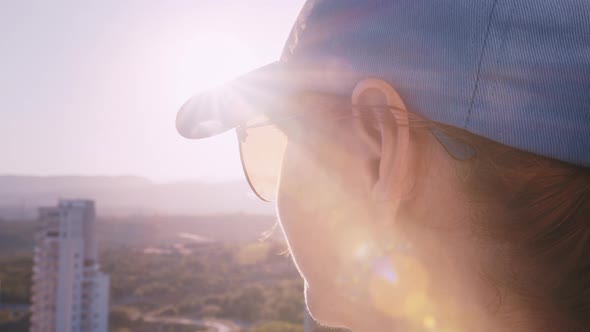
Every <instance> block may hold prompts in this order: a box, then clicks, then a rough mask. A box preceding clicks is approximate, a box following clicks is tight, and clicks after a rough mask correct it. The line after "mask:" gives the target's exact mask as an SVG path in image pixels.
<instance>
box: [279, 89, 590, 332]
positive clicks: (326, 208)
mask: <svg viewBox="0 0 590 332" xmlns="http://www.w3.org/2000/svg"><path fill="white" fill-rule="evenodd" d="M382 87H383V86H382V85H380V86H379V88H375V87H374V86H372V87H370V88H366V89H363V88H362V87H361V88H360V90H362V91H359V89H357V90H356V91H355V95H353V100H352V104H355V105H357V106H362V107H360V108H362V110H363V111H362V112H364V114H363V115H362V116H360V115H359V114H356V116H351V117H350V118H348V119H346V118H342V119H340V120H339V121H334V120H333V119H332V118H331V117H326V116H324V115H325V112H318V113H317V114H315V116H313V115H312V116H303V117H300V118H296V119H292V121H298V122H300V123H298V124H297V125H294V126H293V127H295V128H298V130H302V129H301V128H305V129H304V130H305V135H295V137H298V138H295V139H293V140H290V141H289V143H288V144H287V147H286V150H285V155H284V159H283V168H282V173H281V178H280V182H279V187H278V191H279V193H278V201H277V206H278V212H279V217H280V219H281V224H282V226H283V229H284V231H285V234H286V236H287V238H288V240H289V244H290V246H291V249H292V252H293V256H294V259H295V262H296V263H297V265H298V267H299V269H300V271H301V273H302V275H303V276H304V277H305V279H306V281H307V285H308V288H307V301H308V305H309V307H310V309H311V311H312V314H314V317H316V319H318V320H319V321H320V322H324V323H325V324H328V325H341V326H345V327H349V328H353V329H355V330H358V331H365V330H366V331H371V330H377V329H380V328H381V329H383V326H387V325H391V326H395V325H398V324H401V325H402V326H404V329H406V330H413V329H416V330H421V329H422V330H428V327H432V326H437V327H438V328H442V329H443V330H445V329H446V330H449V331H452V330H464V329H473V328H476V329H478V330H497V329H509V328H515V326H519V327H521V328H522V329H524V328H525V327H528V328H529V329H531V330H536V331H538V330H540V328H541V327H548V326H551V325H548V324H550V323H552V324H558V325H557V326H555V325H553V326H551V328H552V329H555V328H557V327H558V326H562V327H563V324H571V326H576V324H584V322H583V320H584V318H585V317H586V316H587V314H588V312H587V308H586V306H587V305H588V303H590V298H589V297H588V296H587V295H586V294H587V291H586V287H587V285H588V284H589V283H590V271H588V266H589V265H588V264H590V256H588V255H590V254H588V252H590V250H588V249H589V248H588V246H589V245H590V242H589V241H588V236H590V227H588V226H587V225H586V224H585V223H586V222H587V220H588V218H590V198H589V196H588V195H590V171H589V170H587V169H583V168H578V167H575V166H572V165H568V164H564V163H561V162H558V161H555V160H550V159H547V158H543V157H539V156H536V155H533V154H529V153H526V152H524V151H520V150H516V149H513V148H509V147H506V146H504V145H501V144H498V143H495V142H493V141H490V140H487V139H484V138H481V137H478V136H476V135H473V134H470V133H468V132H466V131H464V130H460V129H456V128H452V127H449V126H445V125H441V124H437V123H433V122H430V121H427V120H424V119H421V118H419V117H417V116H415V115H412V114H411V113H408V112H407V111H405V107H404V105H403V104H401V101H400V100H399V99H398V98H396V97H397V95H395V94H394V93H393V96H394V98H389V100H388V98H387V96H391V95H392V90H391V88H390V87H387V86H386V87H384V88H382ZM381 88H382V89H381ZM300 98H301V99H305V98H307V99H314V98H316V99H317V97H315V96H309V95H307V96H306V95H302V96H300ZM326 98H329V97H326ZM371 106H373V107H371ZM378 106H380V107H378ZM383 106H387V107H383ZM384 109H387V112H388V113H389V114H384V112H383V110H384ZM344 112H345V111H344V110H342V111H341V114H342V113H344ZM306 122H311V123H314V125H312V126H310V127H306V126H305V125H304V123H306ZM318 124H321V125H319V126H318ZM316 127H317V128H316ZM314 128H315V129H314ZM318 128H319V130H318ZM291 130H293V129H291ZM433 131H436V132H442V133H444V135H445V136H446V137H449V138H450V139H452V140H454V141H457V144H465V143H466V144H468V145H469V146H471V147H472V148H473V149H474V150H475V156H473V157H472V158H470V159H469V160H457V159H456V158H455V157H454V156H453V155H452V154H450V153H449V151H447V149H448V147H446V146H445V145H443V144H441V142H440V140H439V138H437V136H436V135H433ZM585 273H586V275H585ZM373 324H374V325H373ZM586 324H587V323H586Z"/></svg>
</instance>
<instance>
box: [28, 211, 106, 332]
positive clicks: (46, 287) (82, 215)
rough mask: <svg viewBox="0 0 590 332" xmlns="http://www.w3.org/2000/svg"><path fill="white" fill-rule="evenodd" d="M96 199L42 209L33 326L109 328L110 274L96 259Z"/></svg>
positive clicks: (62, 330) (36, 330)
mask: <svg viewBox="0 0 590 332" xmlns="http://www.w3.org/2000/svg"><path fill="white" fill-rule="evenodd" d="M97 258H98V257H97V247H96V234H95V210H94V202H93V201H86V200H62V201H60V202H59V204H58V206H56V207H43V208H40V209H39V221H38V225H37V228H36V231H35V254H34V266H33V286H32V299H31V303H32V304H31V330H30V331H31V332H107V331H108V313H109V277H108V275H106V274H104V273H102V272H101V271H100V269H99V265H98V262H97Z"/></svg>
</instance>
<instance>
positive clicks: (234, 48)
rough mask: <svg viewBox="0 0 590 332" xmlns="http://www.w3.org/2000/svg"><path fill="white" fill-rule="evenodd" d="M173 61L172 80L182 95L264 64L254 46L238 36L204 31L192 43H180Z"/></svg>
mask: <svg viewBox="0 0 590 332" xmlns="http://www.w3.org/2000/svg"><path fill="white" fill-rule="evenodd" d="M174 62H175V63H174V69H173V72H174V74H175V75H174V76H175V78H173V81H174V82H175V85H176V86H177V87H178V88H177V89H176V91H178V92H179V93H180V94H182V98H183V99H186V98H187V97H190V96H191V95H192V94H194V93H196V92H199V91H202V90H205V89H208V88H212V87H215V86H219V85H221V84H223V83H224V82H227V81H229V80H231V79H233V78H236V77H238V76H240V75H241V74H244V73H246V72H248V71H251V70H253V69H255V68H256V67H258V66H260V65H261V62H260V61H257V58H256V56H254V52H253V50H252V47H251V46H249V45H247V44H245V43H243V42H241V41H240V40H239V39H238V38H237V37H235V36H232V35H229V34H215V33H213V34H206V33H203V35H200V36H198V37H196V38H195V39H194V41H193V42H192V43H191V44H189V45H185V46H182V47H179V50H178V51H177V53H176V57H175V59H174ZM187 91H188V94H187Z"/></svg>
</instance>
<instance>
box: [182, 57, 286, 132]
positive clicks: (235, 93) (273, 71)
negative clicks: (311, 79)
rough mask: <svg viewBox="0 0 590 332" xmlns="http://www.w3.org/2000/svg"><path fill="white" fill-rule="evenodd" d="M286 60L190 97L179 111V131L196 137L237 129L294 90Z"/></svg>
mask: <svg viewBox="0 0 590 332" xmlns="http://www.w3.org/2000/svg"><path fill="white" fill-rule="evenodd" d="M291 78H292V74H291V73H290V72H289V71H288V70H287V68H286V66H285V65H284V63H281V62H274V63H271V64H268V65H266V66H264V67H261V68H259V69H257V70H254V71H252V72H250V73H248V74H245V75H244V76H241V77H239V78H237V79H235V80H233V81H231V82H228V83H226V84H224V85H223V86H220V87H218V88H215V89H212V90H208V91H204V92H202V93H199V94H197V95H195V96H194V97H192V98H191V99H189V100H188V101H187V102H186V103H185V104H184V105H183V106H182V107H181V108H180V110H179V111H178V114H177V115H176V128H177V130H178V132H179V133H180V134H181V135H182V136H184V137H186V138H192V139H199V138H206V137H210V136H214V135H217V134H220V133H223V132H225V131H227V130H230V129H233V128H235V127H237V126H239V125H240V124H242V123H246V122H247V121H248V120H249V119H251V118H252V117H254V116H256V115H258V114H260V113H261V112H265V110H266V109H268V108H270V105H272V104H273V103H274V102H276V100H277V99H278V98H280V97H283V96H285V95H286V94H289V93H293V92H294V90H295V88H296V87H295V82H294V80H292V79H291Z"/></svg>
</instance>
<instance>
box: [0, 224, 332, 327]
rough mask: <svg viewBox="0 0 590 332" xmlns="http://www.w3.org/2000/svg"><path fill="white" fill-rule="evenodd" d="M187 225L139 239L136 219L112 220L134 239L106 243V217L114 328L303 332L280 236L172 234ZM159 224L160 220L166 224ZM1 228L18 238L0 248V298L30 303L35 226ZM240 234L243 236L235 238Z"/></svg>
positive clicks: (294, 277) (300, 304)
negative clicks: (190, 237) (223, 326)
mask: <svg viewBox="0 0 590 332" xmlns="http://www.w3.org/2000/svg"><path fill="white" fill-rule="evenodd" d="M217 219H218V220H219V219H221V218H217ZM184 224H185V221H184V220H183V221H182V223H180V222H179V223H178V224H174V223H171V225H170V228H168V229H166V230H165V231H161V232H159V233H156V234H152V235H151V238H150V239H149V240H148V239H146V238H137V237H141V236H142V235H143V234H145V233H144V232H134V228H135V227H136V226H135V223H134V224H133V225H131V226H129V225H127V226H126V225H121V224H119V225H116V229H117V230H122V229H123V228H125V237H128V238H129V239H130V241H129V242H131V243H132V245H129V246H123V245H121V244H123V243H124V239H123V238H121V239H120V240H119V239H117V240H116V242H114V241H115V240H114V239H112V238H111V240H110V242H109V239H107V238H106V237H107V236H108V234H115V233H116V232H115V231H114V230H109V228H106V226H105V224H103V226H102V227H103V228H102V231H101V233H99V234H101V236H102V239H101V238H100V237H99V241H102V242H103V243H109V244H110V245H107V246H104V247H103V248H105V247H106V250H103V252H102V253H101V256H100V258H101V262H100V263H101V266H102V267H101V268H102V270H103V271H105V272H106V273H108V274H110V276H111V314H110V331H111V332H130V331H142V332H151V331H154V332H155V331H168V332H185V331H198V329H199V328H200V327H198V326H197V323H198V322H197V323H195V324H192V325H191V324H189V325H186V324H185V325H183V324H176V323H171V322H170V321H168V322H165V321H164V320H166V319H192V320H200V319H215V320H216V321H221V322H224V321H227V322H230V323H232V324H237V325H238V326H240V328H241V330H242V331H246V332H266V331H272V332H300V331H302V322H303V312H304V306H305V305H304V299H303V282H302V280H301V278H300V277H299V274H298V272H297V271H296V269H295V267H294V265H293V263H292V261H291V258H290V257H287V256H285V255H284V254H283V253H284V252H285V250H286V246H285V244H284V242H282V241H280V240H276V239H269V240H267V241H265V242H258V241H256V240H255V238H256V236H255V234H248V235H247V237H248V238H245V237H244V235H243V234H241V235H240V234H237V235H232V238H231V240H230V239H228V240H227V241H224V242H213V243H199V242H198V241H182V239H177V242H176V243H175V242H174V237H173V235H174V234H178V233H180V232H193V233H196V232H197V231H198V227H196V226H193V228H192V229H188V230H187V229H185V228H184V226H182V227H181V226H179V225H184ZM207 224H208V222H207ZM161 225H162V224H159V225H158V227H159V228H160V227H161V228H162V229H164V227H163V226H161ZM175 225H176V226H175ZM138 226H139V224H137V227H138ZM6 227H8V228H6ZM152 227H155V226H152ZM261 228H262V227H261ZM5 229H9V230H12V233H10V234H12V235H13V236H12V237H10V238H11V239H12V241H15V242H13V243H12V245H13V247H11V248H12V249H11V250H5V251H4V250H3V251H0V280H1V283H2V285H1V286H2V287H1V290H0V297H1V301H2V303H14V304H27V303H28V302H29V297H30V296H29V292H30V288H31V273H32V271H31V269H32V256H31V255H32V252H31V250H30V249H28V250H26V248H27V247H28V246H29V245H30V242H29V241H30V239H29V238H28V237H32V227H30V224H29V226H26V225H17V224H9V225H8V226H6V224H2V223H0V234H2V235H3V236H4V237H8V235H6V234H5V233H4V231H5ZM214 231H215V232H221V230H220V229H219V226H218V229H213V228H211V229H210V230H209V232H211V234H206V236H209V237H210V236H212V235H213V234H212V233H213V232H214ZM7 234H8V233H7ZM23 234H25V235H23ZM119 236H120V234H119ZM238 236H242V237H243V238H242V241H234V238H237V237H238ZM248 239H249V241H246V240H248ZM15 248H18V250H16V249H15ZM148 248H151V249H152V250H151V251H150V250H146V249H148ZM23 252H26V254H23ZM0 319H2V320H0V330H1V331H15V332H16V331H22V332H24V331H28V317H24V318H23V317H18V319H15V318H14V317H12V318H11V317H1V316H0ZM154 320H155V321H154ZM202 330H203V331H205V330H206V328H204V327H202ZM317 331H320V329H318V330H317ZM330 331H335V330H330Z"/></svg>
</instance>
